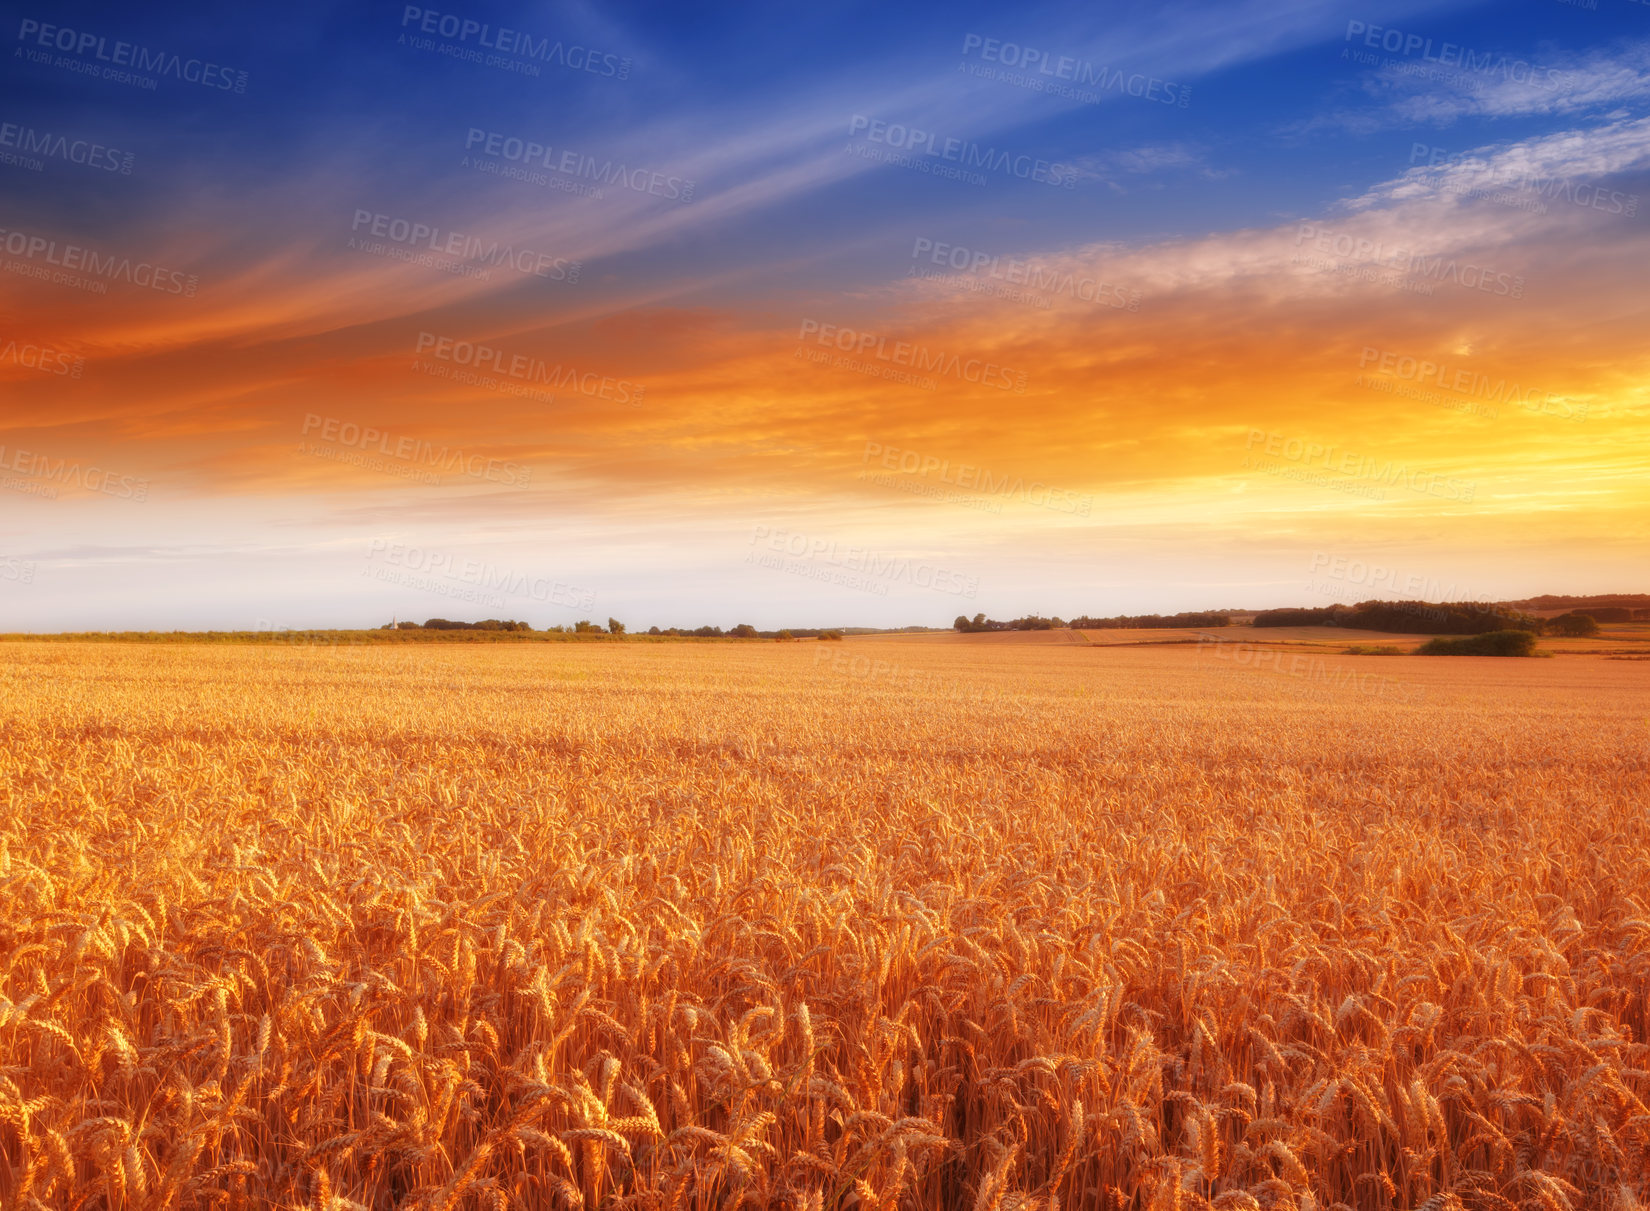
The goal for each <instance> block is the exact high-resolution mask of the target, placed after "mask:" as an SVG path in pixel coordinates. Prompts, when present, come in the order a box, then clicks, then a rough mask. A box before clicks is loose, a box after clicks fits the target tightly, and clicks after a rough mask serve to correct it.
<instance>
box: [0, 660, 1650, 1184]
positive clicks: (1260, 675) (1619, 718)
mask: <svg viewBox="0 0 1650 1211" xmlns="http://www.w3.org/2000/svg"><path fill="white" fill-rule="evenodd" d="M1340 663H1341V664H1344V665H1345V666H1347V667H1350V668H1353V669H1356V670H1360V671H1363V672H1367V673H1368V677H1365V678H1364V679H1362V680H1346V679H1337V678H1336V677H1334V676H1326V675H1321V674H1320V673H1318V672H1314V671H1312V669H1311V668H1306V669H1304V670H1303V669H1300V668H1291V667H1288V666H1282V667H1280V666H1275V665H1268V666H1262V665H1258V664H1256V663H1253V662H1251V663H1243V662H1239V661H1232V660H1221V659H1211V658H1209V657H1208V655H1207V654H1206V653H1205V652H1202V651H1200V650H1199V649H1197V648H1192V647H1178V648H1167V649H1156V650H1153V649H1138V650H1122V649H1112V650H1109V651H1100V650H1095V649H1084V648H1080V647H1068V646H1062V647H1035V646H998V647H989V648H987V647H972V646H969V645H949V646H937V645H927V646H924V645H920V644H910V645H898V644H890V643H879V644H856V643H854V642H852V641H850V642H848V643H844V644H815V643H798V644H772V643H749V644H733V643H717V644H701V645H693V644H652V645H650V644H630V643H603V644H588V645H572V644H569V645H559V646H549V645H545V646H537V645H535V646H532V647H526V646H523V647H512V646H502V645H501V646H498V647H487V648H464V649H460V648H451V649H449V648H439V647H437V648H421V649H419V650H415V651H406V650H398V649H393V648H374V647H361V648H340V649H328V648H297V647H282V646H279V645H271V646H265V647H253V646H247V647H225V648H203V647H190V646H186V645H177V646H166V647H146V646H139V645H115V644H108V645H95V646H94V645H74V644H31V643H10V644H5V645H0V704H3V705H0V716H3V718H0V726H3V728H4V746H3V751H0V802H3V804H4V807H3V815H0V1203H3V1205H4V1207H6V1208H8V1209H10V1208H24V1207H31V1208H54V1209H55V1208H108V1209H113V1208H125V1207H132V1208H140V1207H141V1208H148V1207H156V1208H160V1207H230V1208H253V1207H272V1206H273V1207H309V1208H330V1209H334V1211H337V1209H343V1208H352V1207H370V1208H389V1207H401V1206H408V1207H428V1208H442V1209H448V1208H461V1207H462V1208H505V1207H522V1208H536V1207H546V1208H550V1207H581V1206H582V1207H586V1208H597V1207H621V1206H622V1207H637V1208H711V1207H736V1206H750V1207H787V1208H789V1207H795V1208H811V1209H821V1208H836V1207H861V1208H871V1207H876V1208H901V1207H912V1208H915V1207H922V1208H992V1209H997V1208H1001V1209H1008V1208H1033V1207H1036V1208H1050V1209H1052V1208H1056V1207H1059V1208H1078V1207H1092V1208H1108V1209H1114V1211H1119V1209H1122V1208H1140V1209H1145V1208H1202V1207H1207V1206H1214V1207H1220V1208H1233V1209H1239V1208H1242V1209H1253V1208H1266V1209H1271V1208H1291V1209H1299V1211H1308V1209H1312V1208H1332V1207H1336V1206H1344V1207H1351V1208H1358V1209H1360V1211H1366V1209H1367V1211H1376V1209H1381V1208H1417V1207H1425V1208H1428V1209H1429V1211H1442V1209H1444V1208H1461V1207H1464V1208H1485V1209H1488V1211H1505V1209H1509V1208H1531V1209H1536V1208H1539V1209H1541V1211H1556V1209H1559V1208H1610V1209H1620V1211H1626V1209H1628V1208H1632V1207H1637V1206H1643V1205H1645V1200H1646V1199H1647V1198H1650V1181H1647V1178H1646V1171H1647V1169H1650V1109H1647V1107H1646V1102H1645V1099H1646V1098H1647V1097H1650V1063H1647V1056H1646V1044H1645V1040H1646V1031H1647V1027H1650V1022H1647V1010H1650V904H1647V903H1646V901H1647V899H1650V827H1647V820H1646V809H1647V803H1650V777H1647V751H1650V718H1647V716H1650V683H1647V681H1646V678H1645V675H1644V672H1643V668H1644V666H1643V665H1642V664H1635V663H1631V662H1611V661H1607V660H1602V659H1587V658H1563V659H1556V660H1545V661H1494V660H1430V661H1429V660H1418V659H1414V660H1412V659H1405V660H1401V661H1400V660H1390V659H1388V660H1381V659H1377V658H1345V659H1344V661H1341V662H1340ZM1338 667H1339V666H1338V665H1337V666H1336V668H1338ZM1334 671H1335V669H1331V672H1334ZM1369 677H1377V678H1384V679H1386V680H1387V681H1390V682H1391V683H1392V684H1394V685H1397V686H1400V687H1401V688H1403V689H1404V690H1405V692H1403V693H1382V692H1371V690H1370V688H1369V687H1370V686H1371V685H1375V684H1378V683H1377V682H1374V681H1371V680H1369V679H1368V678H1369Z"/></svg>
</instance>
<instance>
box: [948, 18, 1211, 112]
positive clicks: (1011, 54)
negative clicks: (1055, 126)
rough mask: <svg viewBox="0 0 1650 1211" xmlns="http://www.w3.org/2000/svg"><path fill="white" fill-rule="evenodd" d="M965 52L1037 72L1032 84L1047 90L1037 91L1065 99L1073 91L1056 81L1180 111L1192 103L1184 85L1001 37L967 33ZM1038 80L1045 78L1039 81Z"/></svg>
mask: <svg viewBox="0 0 1650 1211" xmlns="http://www.w3.org/2000/svg"><path fill="white" fill-rule="evenodd" d="M962 53H963V56H964V58H966V57H967V56H969V55H971V54H978V55H979V57H980V59H981V60H982V61H983V62H986V63H1001V64H1002V65H1003V66H1004V67H1011V68H1018V69H1019V70H1021V71H1023V72H1035V73H1036V76H1033V77H1031V80H1030V81H1029V82H1030V83H1033V84H1034V85H1035V84H1042V85H1043V86H1044V87H1043V88H1039V89H1037V91H1039V92H1042V91H1047V92H1054V93H1058V94H1059V95H1062V96H1063V95H1065V94H1066V93H1067V92H1068V91H1069V90H1068V89H1062V88H1057V87H1053V82H1054V81H1067V80H1069V81H1070V82H1071V84H1072V85H1074V86H1076V87H1079V88H1081V87H1090V88H1098V89H1110V90H1112V91H1115V92H1119V93H1123V94H1124V95H1126V96H1130V97H1139V98H1140V99H1142V100H1145V101H1156V102H1158V103H1159V104H1162V105H1172V106H1175V107H1176V108H1178V109H1185V108H1186V107H1187V106H1188V105H1190V104H1191V103H1192V90H1191V88H1189V87H1188V86H1187V85H1184V84H1176V83H1175V82H1174V81H1172V80H1160V79H1158V78H1157V77H1156V76H1148V75H1145V74H1143V73H1141V72H1134V73H1132V74H1125V73H1124V72H1122V71H1119V70H1117V69H1109V68H1106V67H1096V66H1095V65H1094V64H1093V63H1090V62H1088V61H1087V60H1085V59H1073V58H1071V56H1069V55H1051V54H1049V52H1048V51H1045V50H1037V49H1035V48H1034V47H1030V46H1021V45H1020V44H1019V43H1017V42H1007V41H1004V40H1003V39H1000V38H987V37H985V36H984V35H982V34H964V35H963V48H962ZM1037 77H1043V79H1041V80H1039V79H1038V78H1037ZM1011 83H1019V81H1017V80H1016V81H1011Z"/></svg>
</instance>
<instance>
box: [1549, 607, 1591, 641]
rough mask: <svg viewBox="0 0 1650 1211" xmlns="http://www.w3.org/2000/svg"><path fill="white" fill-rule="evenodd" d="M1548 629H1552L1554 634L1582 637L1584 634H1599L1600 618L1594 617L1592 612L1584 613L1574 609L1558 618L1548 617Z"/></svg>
mask: <svg viewBox="0 0 1650 1211" xmlns="http://www.w3.org/2000/svg"><path fill="white" fill-rule="evenodd" d="M1547 630H1549V631H1551V632H1552V633H1553V634H1554V635H1570V636H1575V637H1580V636H1583V635H1597V634H1598V619H1596V618H1594V617H1593V616H1592V615H1591V614H1582V613H1580V612H1579V611H1572V612H1570V613H1568V614H1560V615H1559V616H1558V617H1557V618H1549V619H1547Z"/></svg>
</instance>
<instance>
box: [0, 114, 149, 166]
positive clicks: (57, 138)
mask: <svg viewBox="0 0 1650 1211" xmlns="http://www.w3.org/2000/svg"><path fill="white" fill-rule="evenodd" d="M0 147H9V148H12V149H14V150H15V152H16V153H17V154H18V155H20V156H44V157H45V158H46V159H48V160H63V161H66V162H67V163H70V164H80V165H83V166H85V167H87V168H96V169H101V170H102V171H104V172H114V173H119V174H120V175H121V176H123V177H129V176H131V175H132V163H133V161H134V159H135V158H136V157H135V156H134V155H133V154H132V153H131V152H129V151H119V150H117V149H116V148H113V147H105V146H103V144H101V143H94V142H91V141H89V140H87V139H72V140H71V139H70V138H69V136H68V135H59V134H53V133H52V132H51V131H49V130H47V131H39V130H35V129H34V128H33V127H32V126H19V125H18V124H17V123H16V122H0Z"/></svg>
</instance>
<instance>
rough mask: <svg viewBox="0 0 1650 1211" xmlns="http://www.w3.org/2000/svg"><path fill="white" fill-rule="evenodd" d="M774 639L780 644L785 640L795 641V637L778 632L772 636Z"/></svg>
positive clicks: (787, 633)
mask: <svg viewBox="0 0 1650 1211" xmlns="http://www.w3.org/2000/svg"><path fill="white" fill-rule="evenodd" d="M774 638H775V639H776V640H778V641H779V642H780V643H783V642H785V640H787V639H795V638H796V636H795V635H793V634H791V633H790V632H789V631H780V632H779V634H777V635H775V636H774Z"/></svg>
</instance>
